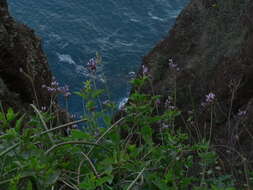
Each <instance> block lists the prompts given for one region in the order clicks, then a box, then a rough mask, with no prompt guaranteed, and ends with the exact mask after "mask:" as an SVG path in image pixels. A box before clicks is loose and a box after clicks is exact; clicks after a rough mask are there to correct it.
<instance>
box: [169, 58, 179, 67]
mask: <svg viewBox="0 0 253 190" xmlns="http://www.w3.org/2000/svg"><path fill="white" fill-rule="evenodd" d="M169 67H170V68H172V69H176V70H179V68H178V65H177V64H175V63H174V61H173V59H172V58H170V59H169Z"/></svg>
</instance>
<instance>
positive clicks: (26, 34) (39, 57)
mask: <svg viewBox="0 0 253 190" xmlns="http://www.w3.org/2000/svg"><path fill="white" fill-rule="evenodd" d="M51 78H52V77H51V72H50V71H49V68H48V63H47V58H46V56H45V54H44V53H43V51H42V48H41V40H40V39H39V38H38V37H37V36H36V35H35V32H34V31H33V30H31V29H30V28H28V27H27V26H25V25H24V24H21V23H18V22H16V21H15V20H14V19H13V18H12V17H11V16H10V14H9V12H8V6H7V2H6V0H0V100H1V102H2V104H3V105H4V107H8V106H11V107H14V108H15V109H18V110H22V109H27V108H28V107H29V104H31V103H34V104H36V105H39V106H48V105H49V103H50V94H49V93H48V92H47V91H46V90H45V89H43V88H42V85H48V86H49V85H50V83H51V80H52V79H51Z"/></svg>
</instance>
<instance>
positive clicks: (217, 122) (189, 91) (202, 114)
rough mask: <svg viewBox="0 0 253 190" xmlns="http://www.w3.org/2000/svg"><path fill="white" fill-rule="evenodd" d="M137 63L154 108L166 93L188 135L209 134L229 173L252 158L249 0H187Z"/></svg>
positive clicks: (252, 13)
mask: <svg viewBox="0 0 253 190" xmlns="http://www.w3.org/2000/svg"><path fill="white" fill-rule="evenodd" d="M172 60H173V61H172ZM143 68H145V71H148V72H145V74H147V75H149V78H150V80H151V85H150V83H149V84H147V85H146V86H145V87H144V88H143V89H142V91H143V92H147V93H150V94H153V93H154V94H158V95H162V99H161V100H162V103H161V105H160V111H163V110H164V109H166V108H165V106H164V105H165V102H166V99H167V98H168V96H172V97H173V98H174V103H175V105H176V106H177V107H178V109H180V110H182V113H183V117H182V118H183V120H182V121H179V123H181V126H182V127H183V128H185V129H186V128H187V131H188V132H189V131H190V133H191V136H192V138H193V139H192V140H194V138H198V137H201V138H209V136H210V137H211V140H212V146H213V147H214V148H215V149H216V150H217V152H219V153H220V155H221V156H222V157H225V158H226V159H228V160H229V165H230V166H229V168H230V169H231V168H232V169H233V172H235V173H236V171H235V168H236V167H239V166H241V167H243V166H245V165H244V164H245V163H249V162H250V160H252V159H253V149H252V148H253V138H252V137H253V128H252V118H253V117H252V116H253V1H251V0H242V1H238V0H227V1H217V0H192V1H191V2H190V3H189V4H188V6H187V7H186V8H185V9H184V10H183V11H182V13H181V14H180V15H179V17H178V18H177V21H176V23H175V26H174V27H173V29H172V30H171V31H170V32H169V34H168V36H167V37H166V38H165V39H163V40H162V41H161V42H159V43H158V44H157V45H156V46H155V47H154V49H153V50H152V51H151V52H150V53H149V54H148V55H147V56H145V57H144V61H143ZM142 73H143V69H141V70H140V74H142ZM175 99H176V100H175ZM208 104H209V105H208ZM188 113H193V116H191V118H193V119H191V122H189V123H188V122H186V120H187V118H188V117H189V114H188ZM248 166H249V165H247V167H248ZM249 167H251V166H249Z"/></svg>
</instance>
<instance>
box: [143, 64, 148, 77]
mask: <svg viewBox="0 0 253 190" xmlns="http://www.w3.org/2000/svg"><path fill="white" fill-rule="evenodd" d="M147 73H148V68H147V67H146V66H145V65H142V74H143V75H147Z"/></svg>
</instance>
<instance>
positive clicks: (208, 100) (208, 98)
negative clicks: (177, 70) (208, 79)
mask: <svg viewBox="0 0 253 190" xmlns="http://www.w3.org/2000/svg"><path fill="white" fill-rule="evenodd" d="M205 97H206V99H205V101H204V102H202V103H201V106H203V107H205V106H207V105H209V104H212V103H213V102H214V101H215V97H216V96H215V94H214V93H212V92H210V93H209V94H207V95H206V96H205Z"/></svg>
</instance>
